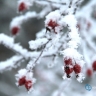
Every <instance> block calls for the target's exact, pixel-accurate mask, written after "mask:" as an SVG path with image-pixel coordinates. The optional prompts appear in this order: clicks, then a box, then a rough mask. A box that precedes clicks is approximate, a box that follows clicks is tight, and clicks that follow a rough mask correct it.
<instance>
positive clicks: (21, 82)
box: [18, 76, 32, 91]
mask: <svg viewBox="0 0 96 96" xmlns="http://www.w3.org/2000/svg"><path fill="white" fill-rule="evenodd" d="M22 85H25V88H26V89H27V90H28V91H29V90H30V88H32V81H31V80H26V77H25V76H24V77H22V78H20V79H19V81H18V86H22Z"/></svg>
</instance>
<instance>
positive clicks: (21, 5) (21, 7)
mask: <svg viewBox="0 0 96 96" xmlns="http://www.w3.org/2000/svg"><path fill="white" fill-rule="evenodd" d="M26 9H27V7H26V4H25V3H24V2H21V3H20V5H19V8H18V10H19V12H20V11H24V10H26Z"/></svg>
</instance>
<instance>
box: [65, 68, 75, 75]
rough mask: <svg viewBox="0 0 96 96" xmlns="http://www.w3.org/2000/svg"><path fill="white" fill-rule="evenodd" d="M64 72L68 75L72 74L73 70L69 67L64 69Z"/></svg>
mask: <svg viewBox="0 0 96 96" xmlns="http://www.w3.org/2000/svg"><path fill="white" fill-rule="evenodd" d="M64 70H65V72H66V74H67V75H69V74H71V73H72V72H73V68H70V67H64Z"/></svg>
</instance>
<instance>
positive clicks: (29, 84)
mask: <svg viewBox="0 0 96 96" xmlns="http://www.w3.org/2000/svg"><path fill="white" fill-rule="evenodd" d="M25 88H26V89H27V90H28V91H29V90H30V89H31V88H32V81H30V80H29V81H26V82H25Z"/></svg>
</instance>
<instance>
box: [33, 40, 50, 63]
mask: <svg viewBox="0 0 96 96" xmlns="http://www.w3.org/2000/svg"><path fill="white" fill-rule="evenodd" d="M50 40H51V39H49V40H48V41H47V42H46V44H45V45H44V48H43V49H42V51H41V53H40V55H39V56H38V58H37V59H36V60H35V62H34V64H36V62H37V61H38V60H39V58H40V57H41V55H42V54H43V52H44V49H45V47H46V45H47V44H48V43H49V41H50Z"/></svg>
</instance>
